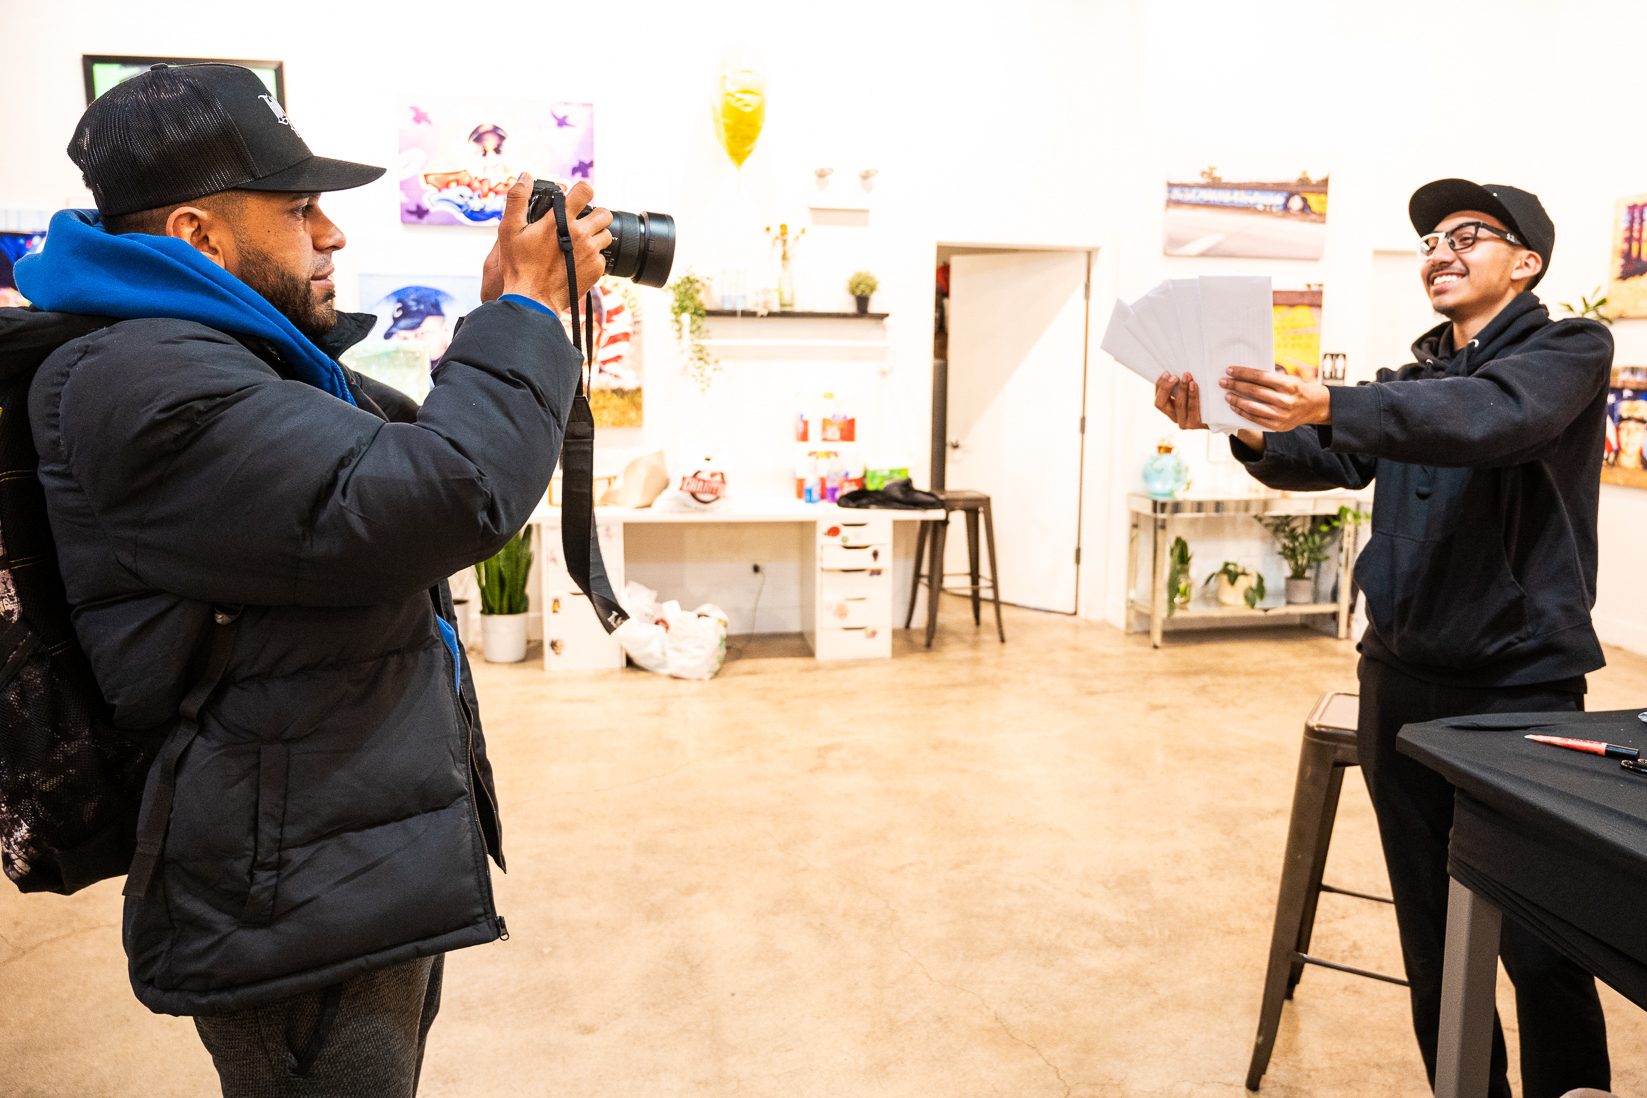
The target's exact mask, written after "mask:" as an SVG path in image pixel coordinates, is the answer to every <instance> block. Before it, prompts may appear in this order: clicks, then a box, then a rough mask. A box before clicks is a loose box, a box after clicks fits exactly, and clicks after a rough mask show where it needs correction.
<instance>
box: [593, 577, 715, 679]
mask: <svg viewBox="0 0 1647 1098" xmlns="http://www.w3.org/2000/svg"><path fill="white" fill-rule="evenodd" d="M657 600H658V593H657V592H656V591H654V590H652V589H651V588H650V587H647V586H646V585H645V584H641V583H635V582H633V581H631V582H630V583H629V584H627V585H626V586H625V587H624V589H623V598H622V600H621V601H622V602H623V608H624V610H626V611H627V612H628V614H629V620H628V621H626V622H624V623H623V624H622V625H620V626H618V628H617V630H616V631H615V632H614V633H613V634H612V636H613V637H614V638H615V639H616V640H617V642H618V644H619V645H620V646H622V648H623V651H624V654H625V655H627V656H628V657H629V658H630V659H631V660H633V661H634V663H635V666H637V667H640V668H642V669H643V670H646V671H653V672H656V673H657V674H660V675H673V676H674V677H675V678H677V679H700V680H703V679H712V678H714V677H715V673H716V672H718V671H719V670H720V669H721V665H722V664H723V663H725V662H726V631H727V621H726V615H725V614H724V613H722V611H721V609H720V608H719V607H717V606H712V605H709V604H705V605H703V606H700V607H698V608H697V609H696V610H682V609H681V607H680V604H679V603H677V602H666V603H663V604H662V605H661V606H660V605H659V604H658V601H657Z"/></svg>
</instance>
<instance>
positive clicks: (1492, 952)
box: [1435, 880, 1503, 1098]
mask: <svg viewBox="0 0 1647 1098" xmlns="http://www.w3.org/2000/svg"><path fill="white" fill-rule="evenodd" d="M1502 922H1503V916H1502V915H1501V914H1500V913H1499V910H1498V908H1496V907H1494V906H1493V905H1492V904H1490V903H1488V902H1487V901H1486V900H1484V899H1482V898H1481V897H1480V896H1477V895H1476V894H1475V893H1474V892H1471V891H1470V890H1469V889H1468V888H1465V887H1464V886H1463V885H1461V884H1459V883H1458V882H1457V881H1456V880H1454V881H1452V882H1451V883H1450V887H1449V888H1448V892H1447V961H1446V968H1445V969H1444V970H1443V971H1442V975H1441V1032H1440V1035H1439V1041H1438V1044H1437V1049H1436V1067H1435V1098H1483V1096H1484V1095H1485V1094H1486V1093H1487V1071H1488V1068H1489V1066H1490V1062H1491V1058H1492V1042H1493V1001H1494V993H1495V986H1496V984H1497V982H1498V937H1499V930H1500V926H1501V924H1502Z"/></svg>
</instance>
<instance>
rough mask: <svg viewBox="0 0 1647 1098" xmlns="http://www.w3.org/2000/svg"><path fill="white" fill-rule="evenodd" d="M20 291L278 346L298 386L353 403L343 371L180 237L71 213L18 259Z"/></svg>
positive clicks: (43, 304) (87, 309)
mask: <svg viewBox="0 0 1647 1098" xmlns="http://www.w3.org/2000/svg"><path fill="white" fill-rule="evenodd" d="M15 274H16V279H17V289H18V290H19V291H20V292H21V293H22V294H23V296H24V297H26V298H28V299H29V300H30V301H31V302H33V303H34V305H35V306H36V307H37V308H40V309H46V310H49V311H52V312H61V313H81V314H84V315H89V316H112V317H116V318H118V319H120V320H145V319H158V318H166V319H172V320H192V321H194V322H196V323H198V324H204V325H206V326H207V327H208V328H216V329H217V330H218V331H220V332H229V333H232V334H234V335H244V336H256V337H258V338H260V339H266V340H268V341H269V342H270V343H273V344H274V345H275V346H276V347H277V348H279V349H280V352H281V353H282V354H283V355H284V356H285V358H286V361H287V363H288V365H289V366H290V367H291V369H292V371H293V373H294V374H295V375H296V376H297V378H298V380H300V381H306V382H308V383H309V384H310V385H313V386H314V387H315V388H317V389H324V390H326V391H327V392H328V393H331V394H332V395H333V396H335V397H337V398H338V399H339V400H346V401H348V402H349V403H350V404H353V403H354V402H355V401H354V397H353V396H351V395H350V394H349V386H348V383H347V382H346V381H345V380H344V375H343V368H342V367H341V366H339V365H338V364H337V363H336V362H334V361H332V359H331V358H330V357H329V356H328V355H327V354H326V352H325V351H322V350H321V349H320V348H319V347H316V346H315V345H314V344H313V343H311V342H310V341H309V339H308V337H306V336H305V335H304V334H303V333H302V332H300V331H298V330H297V328H296V327H294V326H293V325H292V322H291V321H290V320H287V319H286V317H285V316H283V315H282V314H281V313H280V312H279V311H278V310H277V309H275V307H274V306H273V305H271V304H269V302H268V301H267V300H266V299H265V298H264V297H263V295H262V294H260V293H258V292H257V291H256V290H254V289H252V288H251V287H250V286H248V285H246V284H245V283H244V282H242V281H240V279H238V278H236V277H235V276H234V275H232V274H230V273H229V272H228V271H225V270H224V269H223V268H222V267H219V266H218V265H217V264H215V263H213V262H212V261H211V260H209V259H207V258H206V257H205V256H203V255H201V254H200V253H199V252H198V251H196V250H195V249H194V248H192V247H190V246H189V245H188V244H186V243H184V242H183V241H181V240H178V239H177V238H175V237H170V236H151V235H149V234H147V233H123V234H120V235H110V234H109V233H107V232H105V231H104V229H103V226H102V224H101V222H99V221H98V219H97V213H96V211H94V210H63V211H60V212H59V213H58V214H57V215H56V216H54V217H53V218H52V219H51V226H50V227H49V228H48V229H47V231H46V245H45V247H44V248H42V249H41V250H40V251H39V252H38V253H37V254H35V255H31V256H27V257H25V258H23V259H20V260H18V261H17V269H16V272H15Z"/></svg>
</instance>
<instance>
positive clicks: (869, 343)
mask: <svg viewBox="0 0 1647 1098" xmlns="http://www.w3.org/2000/svg"><path fill="white" fill-rule="evenodd" d="M891 345H892V344H891V343H890V342H889V341H887V340H884V339H706V340H704V341H703V346H705V347H825V348H831V349H848V348H850V349H862V350H866V351H884V350H885V349H886V348H888V347H890V346H891Z"/></svg>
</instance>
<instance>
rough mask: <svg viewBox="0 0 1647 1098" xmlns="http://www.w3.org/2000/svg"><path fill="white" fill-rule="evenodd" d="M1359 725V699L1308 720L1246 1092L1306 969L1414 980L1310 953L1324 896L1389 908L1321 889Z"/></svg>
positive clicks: (1337, 701)
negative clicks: (1329, 894)
mask: <svg viewBox="0 0 1647 1098" xmlns="http://www.w3.org/2000/svg"><path fill="white" fill-rule="evenodd" d="M1358 719H1359V712H1358V703H1357V698H1356V695H1354V694H1344V693H1337V692H1334V693H1329V694H1323V695H1321V700H1320V701H1318V702H1316V703H1315V708H1314V709H1313V710H1311V712H1310V715H1309V718H1308V719H1307V720H1305V721H1304V749H1303V751H1302V752H1301V753H1300V754H1299V756H1298V783H1297V785H1296V787H1295V788H1294V790H1293V795H1292V822H1291V824H1290V825H1288V828H1287V854H1286V860H1285V862H1284V863H1283V865H1282V867H1281V895H1280V896H1279V897H1278V898H1277V899H1276V902H1275V932H1274V934H1273V935H1272V936H1271V938H1270V960H1269V968H1268V971H1267V972H1266V973H1265V975H1264V1001H1263V1005H1262V1006H1261V1007H1260V1008H1259V1012H1258V1036H1257V1038H1256V1039H1255V1040H1254V1041H1253V1046H1252V1062H1251V1063H1250V1064H1249V1065H1248V1066H1247V1089H1248V1090H1257V1089H1258V1081H1259V1080H1260V1079H1262V1078H1263V1077H1264V1069H1265V1068H1267V1067H1269V1066H1270V1053H1271V1052H1273V1051H1274V1049H1275V1031H1276V1029H1277V1028H1279V1026H1280V1024H1281V1008H1282V1006H1283V1005H1285V1002H1286V1000H1288V999H1290V998H1292V992H1293V988H1295V987H1297V986H1298V978H1299V977H1300V976H1302V975H1303V974H1304V966H1305V965H1320V966H1321V967H1323V968H1331V969H1336V970H1338V971H1339V972H1348V973H1352V974H1354V975H1356V976H1367V977H1370V978H1371V979H1374V980H1383V981H1385V982H1386V983H1391V984H1400V985H1401V986H1402V987H1406V986H1407V981H1405V980H1402V979H1398V978H1396V977H1394V976H1386V975H1384V974H1383V973H1380V972H1368V971H1367V970H1365V969H1360V968H1352V967H1351V966H1349V965H1341V964H1338V963H1337V962H1336V961H1325V960H1322V959H1321V958H1320V957H1315V956H1312V955H1311V954H1310V932H1311V931H1312V930H1314V929H1315V907H1316V902H1317V901H1318V900H1319V899H1320V898H1321V893H1323V892H1336V893H1338V894H1340V895H1343V896H1354V897H1356V898H1358V899H1362V900H1373V901H1376V902H1378V903H1385V904H1387V903H1390V902H1391V901H1390V900H1388V899H1386V898H1384V897H1383V896H1369V895H1367V894H1366V893H1364V892H1351V891H1350V890H1349V889H1347V888H1334V887H1333V886H1332V885H1329V884H1322V883H1321V875H1322V872H1323V871H1324V870H1325V869H1326V865H1327V847H1328V845H1329V844H1330V843H1331V842H1332V825H1333V817H1334V816H1336V815H1337V813H1338V794H1339V791H1340V789H1342V788H1343V785H1344V770H1345V768H1346V767H1351V766H1360V765H1361V758H1360V755H1359V754H1358V753H1357V750H1356V745H1355V726H1356V723H1357V721H1358Z"/></svg>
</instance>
